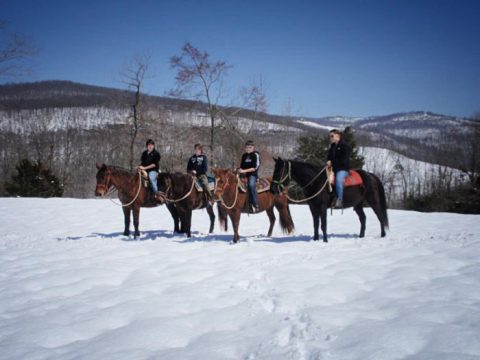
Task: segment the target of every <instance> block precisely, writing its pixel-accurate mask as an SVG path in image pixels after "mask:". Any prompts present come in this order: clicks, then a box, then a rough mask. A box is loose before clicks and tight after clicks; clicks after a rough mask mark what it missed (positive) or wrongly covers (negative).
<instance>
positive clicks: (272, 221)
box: [267, 207, 276, 237]
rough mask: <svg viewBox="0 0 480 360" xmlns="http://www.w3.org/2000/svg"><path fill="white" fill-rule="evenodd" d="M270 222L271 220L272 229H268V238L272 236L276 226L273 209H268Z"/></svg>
mask: <svg viewBox="0 0 480 360" xmlns="http://www.w3.org/2000/svg"><path fill="white" fill-rule="evenodd" d="M267 215H268V220H270V228H269V229H268V234H267V236H268V237H270V236H272V231H273V226H274V225H275V220H276V219H275V213H274V212H273V207H271V208H269V209H267Z"/></svg>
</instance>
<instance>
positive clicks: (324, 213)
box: [317, 205, 328, 242]
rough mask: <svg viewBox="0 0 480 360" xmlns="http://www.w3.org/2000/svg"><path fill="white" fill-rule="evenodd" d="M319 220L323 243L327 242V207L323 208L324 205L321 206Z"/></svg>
mask: <svg viewBox="0 0 480 360" xmlns="http://www.w3.org/2000/svg"><path fill="white" fill-rule="evenodd" d="M320 218H321V220H322V234H323V242H328V239H327V207H326V206H324V205H322V209H321V211H320ZM317 240H318V239H317Z"/></svg>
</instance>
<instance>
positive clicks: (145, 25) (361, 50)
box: [0, 0, 480, 117]
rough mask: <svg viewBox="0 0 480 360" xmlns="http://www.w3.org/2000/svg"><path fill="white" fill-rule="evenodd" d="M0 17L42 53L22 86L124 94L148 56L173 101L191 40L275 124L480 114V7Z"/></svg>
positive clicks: (225, 7)
mask: <svg viewBox="0 0 480 360" xmlns="http://www.w3.org/2000/svg"><path fill="white" fill-rule="evenodd" d="M0 19H3V20H5V21H6V22H7V24H8V28H9V30H11V31H16V32H18V33H21V34H23V35H25V36H27V37H29V38H30V39H32V40H33V41H34V42H35V44H37V45H38V46H39V47H40V48H41V52H40V53H39V54H38V55H37V57H36V58H35V59H34V61H33V64H32V65H33V70H34V73H33V74H32V75H29V76H28V77H24V78H22V79H21V81H39V80H47V79H60V80H72V81H78V82H82V83H88V84H95V85H102V86H111V87H122V86H123V84H122V83H121V81H120V79H121V76H120V72H121V71H122V69H123V68H124V67H125V64H126V63H127V62H128V61H129V60H130V59H132V58H133V57H134V56H135V54H139V53H148V54H149V55H150V56H151V62H152V63H151V67H150V72H149V75H150V76H151V79H149V80H148V81H147V83H146V86H145V90H146V91H147V92H148V93H149V94H152V95H164V94H165V92H166V91H168V90H169V89H171V88H172V87H173V86H174V72H173V70H171V69H170V67H169V58H170V57H171V56H172V55H174V54H178V53H179V52H180V48H181V46H182V45H183V43H184V42H185V41H189V42H191V43H192V44H193V45H194V46H196V47H198V48H200V49H202V50H206V51H208V52H209V53H210V54H211V56H212V57H213V58H214V59H216V58H219V59H224V60H226V61H227V62H228V63H230V64H232V65H233V68H232V69H231V70H230V71H229V74H228V77H227V78H226V87H227V99H225V102H226V103H231V102H235V101H236V94H237V91H238V89H239V88H240V87H241V86H245V85H247V84H248V83H249V82H250V81H251V80H252V79H254V78H255V77H258V76H262V77H263V78H264V79H265V81H266V84H267V95H268V101H269V106H268V111H269V112H271V113H276V114H282V113H285V112H286V111H287V108H290V109H291V110H290V111H291V113H293V114H296V115H304V116H314V117H317V116H328V115H349V116H366V115H381V114H389V113H394V112H401V111H413V110H424V111H433V112H437V113H442V114H448V115H458V116H472V115H473V114H474V113H475V112H479V111H480V1H453V0H451V1H445V0H435V1H427V0H416V1H412V0H396V1H395V0H391V1H389V0H384V1H373V0H371V1H367V0H365V1H360V0H358V1H346V0H345V1H333V0H331V1H300V0H297V1H260V0H257V1H250V0H243V1H233V0H223V1H194V0H189V1H138V0H137V1H121V0H120V1H100V0H98V1H90V0H84V1H45V0H37V1H22V0H16V1H3V0H0Z"/></svg>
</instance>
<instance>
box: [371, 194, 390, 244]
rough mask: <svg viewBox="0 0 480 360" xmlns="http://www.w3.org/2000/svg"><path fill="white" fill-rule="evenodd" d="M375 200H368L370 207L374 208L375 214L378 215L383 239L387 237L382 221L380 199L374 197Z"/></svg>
mask: <svg viewBox="0 0 480 360" xmlns="http://www.w3.org/2000/svg"><path fill="white" fill-rule="evenodd" d="M372 198H373V199H367V201H368V203H369V204H370V207H371V208H372V210H373V212H374V213H375V215H377V218H378V221H379V222H380V234H381V237H385V235H386V233H385V226H384V225H383V221H382V218H383V216H382V209H381V206H380V200H379V199H378V197H377V196H372Z"/></svg>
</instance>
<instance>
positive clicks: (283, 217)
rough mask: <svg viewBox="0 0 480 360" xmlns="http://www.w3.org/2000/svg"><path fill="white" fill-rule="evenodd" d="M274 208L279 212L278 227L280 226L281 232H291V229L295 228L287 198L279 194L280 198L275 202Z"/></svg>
mask: <svg viewBox="0 0 480 360" xmlns="http://www.w3.org/2000/svg"><path fill="white" fill-rule="evenodd" d="M276 208H277V210H278V213H279V214H280V227H281V228H282V232H283V233H284V234H291V233H292V232H293V230H295V224H294V223H293V219H292V214H291V213H290V207H289V206H288V200H287V198H286V197H285V196H281V200H280V201H278V202H277V204H276Z"/></svg>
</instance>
